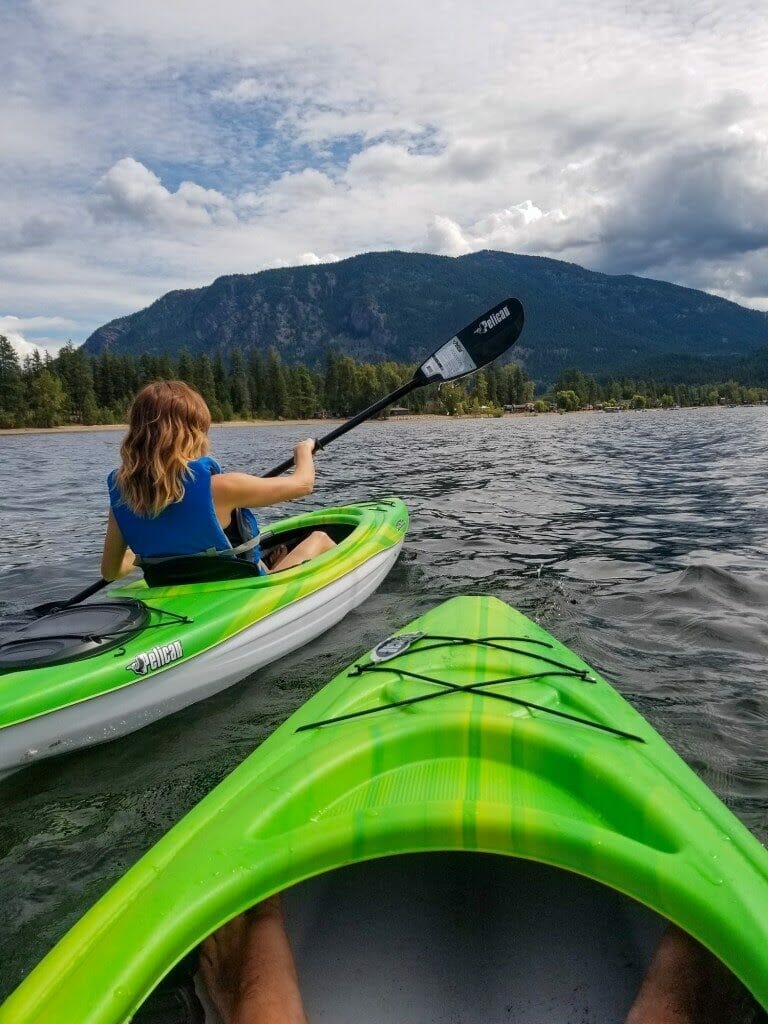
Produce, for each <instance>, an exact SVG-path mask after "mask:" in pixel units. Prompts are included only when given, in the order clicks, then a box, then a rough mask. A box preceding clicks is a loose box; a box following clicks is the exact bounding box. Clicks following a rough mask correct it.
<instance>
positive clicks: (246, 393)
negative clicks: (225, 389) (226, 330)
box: [229, 348, 253, 419]
mask: <svg viewBox="0 0 768 1024" xmlns="http://www.w3.org/2000/svg"><path fill="white" fill-rule="evenodd" d="M231 366H232V368H231V376H230V379H229V400H230V402H231V404H232V408H233V409H234V411H235V415H236V416H239V417H240V418H241V419H250V417H251V416H252V415H253V410H252V409H251V393H250V390H249V388H248V377H247V375H246V372H245V366H244V365H243V355H242V353H241V351H240V349H239V348H236V349H233V350H232V364H231Z"/></svg>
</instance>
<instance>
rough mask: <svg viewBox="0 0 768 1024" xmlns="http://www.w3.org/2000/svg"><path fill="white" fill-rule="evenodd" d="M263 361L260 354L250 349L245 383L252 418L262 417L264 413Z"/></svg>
mask: <svg viewBox="0 0 768 1024" xmlns="http://www.w3.org/2000/svg"><path fill="white" fill-rule="evenodd" d="M264 374H265V370H264V360H263V359H262V358H261V353H260V352H259V351H258V350H257V349H255V348H252V349H251V351H250V352H249V353H248V370H247V381H248V391H249V393H250V396H251V409H252V410H253V415H254V416H263V415H264V413H265V411H266V410H265V403H264Z"/></svg>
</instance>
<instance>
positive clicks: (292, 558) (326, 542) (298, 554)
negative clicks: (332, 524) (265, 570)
mask: <svg viewBox="0 0 768 1024" xmlns="http://www.w3.org/2000/svg"><path fill="white" fill-rule="evenodd" d="M334 547H336V544H335V543H334V542H333V541H332V540H331V538H330V537H329V536H328V534H327V533H325V532H324V531H323V530H315V531H314V532H313V533H310V535H309V536H308V537H305V538H304V540H303V541H301V543H300V544H297V545H296V547H295V548H294V549H293V551H289V552H288V554H287V555H285V557H284V558H281V559H279V560H278V561H277V562H276V563H275V564H274V565H273V566H271V567H270V570H269V571H270V572H282V571H283V570H284V569H292V568H293V566H294V565H301V563H302V562H308V561H309V560H310V559H311V558H317V556H318V555H322V553H323V552H324V551H330V550H331V548H334Z"/></svg>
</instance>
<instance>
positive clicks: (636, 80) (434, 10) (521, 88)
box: [0, 0, 768, 353]
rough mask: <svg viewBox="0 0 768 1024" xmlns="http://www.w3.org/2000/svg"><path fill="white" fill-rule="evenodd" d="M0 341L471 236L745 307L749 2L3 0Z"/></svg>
mask: <svg viewBox="0 0 768 1024" xmlns="http://www.w3.org/2000/svg"><path fill="white" fill-rule="evenodd" d="M0 40H3V43H2V44H0V45H2V67H3V73H2V80H3V85H2V89H0V333H4V334H6V335H7V336H8V337H10V338H11V340H12V341H13V343H14V345H15V346H16V347H17V349H18V350H19V351H20V352H22V353H24V352H28V351H30V350H31V346H33V345H38V346H42V347H44V348H51V349H55V348H56V347H57V346H58V345H60V344H61V343H62V342H63V341H65V340H66V339H68V338H71V339H73V340H74V341H75V342H77V343H79V342H81V341H83V340H85V338H86V337H87V336H88V335H89V334H90V333H91V331H93V330H94V329H95V328H96V327H98V326H100V325H101V324H102V323H104V322H106V321H108V320H110V319H112V318H114V317H116V316H122V315H124V314H126V313H130V312H133V311H134V310H137V309H140V308H142V307H144V306H146V305H148V304H149V303H150V302H152V301H153V300H154V299H155V298H157V297H158V296H160V295H162V294H164V293H165V292H167V291H169V290H171V289H174V288H188V287H196V286H199V285H203V284H207V283H209V282H210V281H212V280H213V279H214V278H216V277H217V276H219V275H221V274H230V273H252V272H255V271H258V270H262V269H265V268H268V267H279V266H290V265H295V264H308V263H320V262H325V261H329V260H334V259H339V258H343V257H346V256H351V255H353V254H355V253H359V252H365V251H370V250H382V249H393V248H397V249H404V250H412V251H423V252H435V253H441V254H444V255H450V256H458V255H462V254H464V253H468V252H473V251H475V250H478V249H484V248H494V249H504V250H508V251H511V252H518V253H528V254H532V255H542V256H551V257H554V258H556V259H563V260H568V261H570V262H575V263H579V264H581V265H583V266H586V267H589V268H592V269H595V270H601V271H605V272H607V273H622V274H623V273H632V274H640V275H643V276H646V277H654V278H660V279H663V280H668V281H673V282H675V283H678V284H684V285H688V286H691V287H695V288H702V289H704V290H706V291H710V292H713V293H716V294H718V295H722V296H725V297H726V298H730V299H733V300H734V301H737V302H740V303H742V304H744V305H748V306H752V307H755V308H758V309H768V74H767V73H766V69H768V8H766V4H765V0H729V2H728V3H725V2H720V3H716V2H713V0H593V2H591V3H590V2H588V0H587V2H586V3H581V4H574V3H571V2H569V0H536V2H535V3H531V2H526V3H522V2H520V0H479V2H478V3H475V4H470V3H467V2H466V0H421V2H414V0H407V2H406V0H388V2H387V3H386V4H382V3H369V2H366V0H354V2H351V0H332V2H330V3H323V4H320V3H317V2H311V0H280V2H279V3H276V2H275V0H216V2H211V0H183V2H182V0H163V2H162V3H158V0H131V3H128V4H117V3H114V2H113V0H56V2H55V3H51V2H50V0H27V2H24V0H4V2H3V4H2V5H1V6H0Z"/></svg>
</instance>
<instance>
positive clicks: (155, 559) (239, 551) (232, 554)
mask: <svg viewBox="0 0 768 1024" xmlns="http://www.w3.org/2000/svg"><path fill="white" fill-rule="evenodd" d="M261 540H262V536H261V534H258V533H257V534H256V536H255V537H251V538H250V540H246V541H243V543H242V544H238V545H237V546H236V547H233V548H208V549H207V550H206V551H197V552H196V553H195V554H194V555H184V556H181V557H184V558H237V557H239V556H240V555H244V554H245V553H246V552H247V551H252V550H253V549H254V548H255V547H258V545H259V544H260V542H261ZM179 557H180V556H179V555H152V556H140V555H136V565H138V566H139V567H141V566H142V565H162V563H163V562H175V561H177V560H178V559H179Z"/></svg>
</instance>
